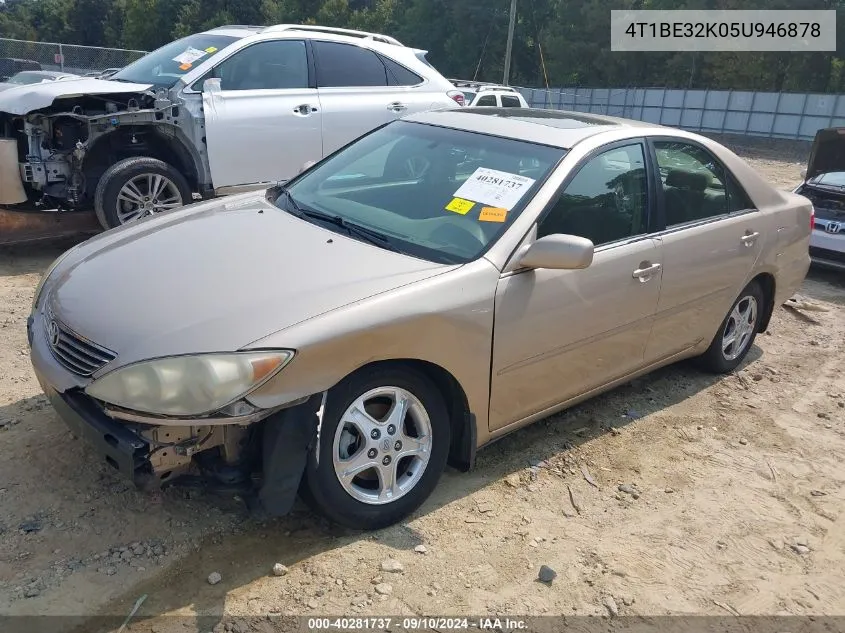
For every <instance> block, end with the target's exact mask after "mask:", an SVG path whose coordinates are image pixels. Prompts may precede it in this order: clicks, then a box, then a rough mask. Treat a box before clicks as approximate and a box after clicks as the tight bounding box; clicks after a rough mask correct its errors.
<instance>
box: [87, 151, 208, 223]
mask: <svg viewBox="0 0 845 633" xmlns="http://www.w3.org/2000/svg"><path fill="white" fill-rule="evenodd" d="M145 174H151V175H157V176H164V177H165V178H167V179H168V180H170V181H171V182H172V183H173V184H174V185H175V186H176V188H177V189H178V190H179V195H180V196H181V198H182V201H181V202H182V204H183V205H186V204H190V203H191V202H192V197H191V187H190V185H189V184H188V181H187V179H186V178H185V177H184V176H183V175H182V174H181V173H180V172H179V171H178V170H177V169H176V168H175V167H173V166H172V165H169V164H167V163H165V162H164V161H161V160H158V159H157V158H149V157H147V156H138V157H135V158H124V159H123V160H120V161H118V162H116V163H115V164H114V165H112V166H111V167H109V168H108V169H107V170H106V171H105V173H104V174H103V175H102V177H101V178H100V181H99V182H98V183H97V190H96V191H95V193H94V211H96V213H97V219H98V220H99V221H100V224H101V225H102V226H103V228H104V229H112V228H115V227H117V226H121V224H123V222H121V219H120V216H119V214H118V194H119V193H120V190H121V189H122V188H123V186H124V185H125V184H126V183H128V182H129V181H130V180H132V179H133V178H137V177H138V176H143V175H145Z"/></svg>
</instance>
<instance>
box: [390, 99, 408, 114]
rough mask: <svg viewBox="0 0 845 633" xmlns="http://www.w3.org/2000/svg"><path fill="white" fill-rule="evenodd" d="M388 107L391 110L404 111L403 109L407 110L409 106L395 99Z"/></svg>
mask: <svg viewBox="0 0 845 633" xmlns="http://www.w3.org/2000/svg"><path fill="white" fill-rule="evenodd" d="M387 109H388V110H390V111H391V112H402V111H403V110H407V109H408V106H406V105H405V104H404V103H399V102H398V101H394V102H393V103H391V104H390V105H389V106H387Z"/></svg>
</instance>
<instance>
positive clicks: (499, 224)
mask: <svg viewBox="0 0 845 633" xmlns="http://www.w3.org/2000/svg"><path fill="white" fill-rule="evenodd" d="M565 153H566V150H564V149H560V148H555V147H548V146H545V145H538V144H535V143H529V142H525V141H518V140H514V139H507V138H500V137H495V136H489V135H486V134H477V133H473V132H467V131H464V130H456V129H452V128H444V127H438V126H433V125H426V124H422V123H412V122H408V121H398V122H394V123H391V124H389V125H386V126H384V127H382V128H380V129H378V130H376V131H375V132H373V133H371V134H369V135H367V136H364V137H363V138H361V139H359V140H358V141H356V142H354V143H352V144H351V145H349V146H347V147H346V148H345V149H343V150H341V151H340V152H338V153H337V154H335V155H334V156H332V157H330V158H329V159H327V160H326V161H324V162H323V163H321V164H319V165H317V166H316V167H314V168H312V169H311V170H309V171H308V172H307V173H305V174H303V175H302V176H300V177H299V178H297V179H296V180H295V181H294V182H292V183H291V185H290V187H289V188H287V189H286V190H285V191H283V193H282V195H280V196H279V198H278V200H277V202H276V204H277V205H278V206H279V207H280V208H281V209H284V210H287V211H289V212H292V213H295V214H297V215H301V216H303V217H307V218H308V219H309V220H311V221H314V222H322V223H323V224H325V225H326V226H327V228H330V229H332V230H336V231H338V232H342V231H343V230H344V224H347V225H353V228H356V229H360V228H363V229H364V230H365V231H368V232H369V233H370V235H371V236H372V235H373V234H375V235H376V236H377V237H378V238H379V239H380V240H381V244H382V245H383V247H384V248H389V249H391V250H397V251H399V252H403V253H406V254H408V255H412V256H414V257H419V258H422V259H426V260H429V261H434V262H438V263H465V262H468V261H471V260H473V259H476V258H477V257H479V256H481V255H482V254H483V253H484V252H485V251H486V250H487V249H488V248H489V247H490V246H491V245H492V244H493V243H495V241H496V240H497V239H499V237H500V236H501V235H502V233H503V232H504V231H505V229H506V228H507V227H508V226H509V225H510V224H511V223H512V222H513V220H514V218H516V217H517V216H518V215H519V214H520V212H521V211H522V209H523V208H524V206H525V205H526V204H527V203H528V202H529V201H530V200H531V198H532V196H533V195H534V194H535V192H536V189H537V187H539V185H540V184H541V183H542V182H543V180H545V178H546V177H547V176H548V175H549V173H550V172H551V171H552V169H553V168H554V167H555V165H556V164H557V163H558V161H560V159H561V158H563V156H564V154H565ZM346 228H347V230H349V229H348V227H346ZM355 232H356V233H359V234H360V233H361V231H355ZM349 233H350V234H352V233H353V231H352V230H349ZM353 237H355V235H353ZM368 241H372V242H373V243H376V244H379V242H378V241H375V240H373V239H369V240H368Z"/></svg>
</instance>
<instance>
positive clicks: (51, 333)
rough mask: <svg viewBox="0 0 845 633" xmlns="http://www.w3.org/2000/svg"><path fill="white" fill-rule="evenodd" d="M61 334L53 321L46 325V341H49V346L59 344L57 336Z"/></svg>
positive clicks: (57, 325)
mask: <svg viewBox="0 0 845 633" xmlns="http://www.w3.org/2000/svg"><path fill="white" fill-rule="evenodd" d="M60 334H61V332H60V331H59V324H58V323H56V322H55V321H54V320H51V321H50V322H49V323H48V324H47V339H48V340H49V341H50V345H52V346H53V347H56V346H57V345H58V344H59V335H60Z"/></svg>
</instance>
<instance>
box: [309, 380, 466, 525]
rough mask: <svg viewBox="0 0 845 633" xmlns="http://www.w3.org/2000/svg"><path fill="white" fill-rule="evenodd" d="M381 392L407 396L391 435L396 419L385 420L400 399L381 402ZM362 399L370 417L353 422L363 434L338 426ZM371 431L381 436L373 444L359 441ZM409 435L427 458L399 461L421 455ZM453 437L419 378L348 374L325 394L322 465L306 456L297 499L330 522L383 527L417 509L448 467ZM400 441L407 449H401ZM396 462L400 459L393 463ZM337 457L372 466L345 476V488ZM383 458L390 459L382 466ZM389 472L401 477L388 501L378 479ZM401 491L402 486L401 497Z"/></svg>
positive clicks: (439, 403) (436, 399) (440, 402)
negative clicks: (410, 453)
mask: <svg viewBox="0 0 845 633" xmlns="http://www.w3.org/2000/svg"><path fill="white" fill-rule="evenodd" d="M383 392H384V393H388V392H390V393H393V394H394V395H395V394H402V395H406V394H407V395H409V396H410V398H409V399H408V402H409V406H408V407H407V408H406V411H407V413H406V415H405V416H404V420H403V424H401V425H399V427H400V428H396V429H393V431H394V432H393V433H392V434H391V430H392V429H391V426H390V425H391V423H392V422H395V421H396V420H397V419H398V418H393V419H391V418H390V416H389V414H390V413H393V412H394V408H395V403H396V402H397V400H396V399H395V398H393V400H392V402H391V401H390V398H384V397H383V396H382V394H383ZM367 394H370V397H371V398H372V399H369V400H367V401H366V402H365V404H367V406H368V412H369V413H370V415H371V417H370V418H365V417H363V416H356V418H357V419H358V420H359V424H360V425H361V426H360V427H357V426H356V425H350V424H347V423H346V422H344V423H343V424H342V423H341V421H342V419H343V420H348V419H350V416H349V415H348V410H350V409H351V408H352V407H353V405H354V404H356V402H357V403H360V402H361V399H362V398H364V397H366V396H367ZM373 394H376V395H373ZM426 420H427V422H428V426H427V428H426V422H425V421H426ZM372 422H375V424H372ZM373 430H378V431H379V435H378V437H377V438H374V437H373V436H372V435H371V436H370V437H368V438H364V437H363V435H364V432H366V433H368V434H369V433H371V432H372V431H373ZM362 431H364V432H362ZM402 432H404V436H403V435H402ZM414 432H416V436H417V437H416V439H419V440H420V442H419V445H424V444H427V447H428V450H427V453H426V454H421V453H420V454H417V455H414V456H410V457H407V456H406V457H402V454H403V453H407V452H408V451H409V450H413V449H417V448H419V445H418V444H417V443H416V442H413V439H412V435H411V434H413V433H414ZM425 433H427V434H428V435H427V436H426V435H425ZM426 437H427V438H428V439H426ZM450 437H451V425H450V421H449V413H448V411H447V408H446V403H445V402H444V399H443V396H442V395H441V393H440V392H439V391H438V389H437V387H435V385H434V384H433V383H432V382H431V381H430V380H429V379H428V378H427V377H426V376H425V375H423V374H422V373H420V372H417V371H414V370H413V369H410V368H404V367H399V366H396V367H390V368H383V367H382V368H373V369H371V370H364V371H362V372H359V373H357V374H353V375H352V376H350V377H349V378H346V379H344V380H343V381H342V382H340V383H339V384H338V385H337V386H336V387H333V388H332V389H331V390H330V391H329V393H328V398H327V401H326V407H325V411H324V415H323V423H322V428H321V432H320V444H319V447H318V453H319V462H318V460H317V458H316V456H315V454H314V451H311V452H310V455H309V458H308V464H307V466H306V468H305V475H304V477H303V481H302V485H301V491H300V492H301V495H302V497H303V499H304V500H305V501H306V503H308V504H309V505H310V506H311V507H312V509H314V510H315V511H317V512H319V513H320V514H322V515H324V516H325V517H327V518H328V519H330V520H331V521H334V522H335V523H338V524H341V525H344V526H346V527H349V528H352V529H359V530H376V529H379V528H383V527H387V526H389V525H392V524H394V523H397V522H398V521H401V520H402V519H403V518H405V517H406V516H408V515H409V514H411V513H412V512H413V511H414V510H416V509H417V508H419V507H420V505H422V503H423V502H424V501H425V500H426V499H427V498H428V496H429V495H430V494H431V492H432V491H433V490H434V487H435V486H436V485H437V482H438V480H439V479H440V475H441V474H442V473H443V469H444V468H445V467H446V459H447V457H448V453H449V443H450ZM397 440H398V442H404V444H402V445H401V447H400V448H398V449H397V447H399V446H400V445H399V443H398V442H397ZM350 454H351V455H350ZM335 456H337V459H335ZM397 456H398V457H399V459H395V458H396V457H397ZM342 458H350V461H353V460H354V461H356V462H357V463H358V464H359V467H361V466H360V465H361V464H364V463H366V462H369V463H371V464H372V467H371V468H367V469H366V470H361V471H360V472H359V473H358V474H357V475H354V476H353V477H348V478H347V480H348V482H349V483H348V484H346V485H344V484H342V483H341V475H340V474H339V473H342V472H344V470H346V471H349V470H352V468H351V466H350V464H344V462H343V461H342ZM386 458H391V460H390V463H389V464H388V465H387V466H384V461H383V460H385V459H386ZM358 459H360V460H361V461H358ZM400 467H401V468H400ZM386 471H388V472H393V473H394V474H395V473H396V472H397V471H399V473H398V475H395V480H394V481H396V487H395V488H394V492H393V498H392V499H391V498H390V496H389V495H387V494H386V493H385V492H384V491H385V489H386V488H387V486H384V485H383V479H382V477H383V474H382V473H384V472H386ZM376 475H378V476H376ZM403 484H404V485H406V486H407V487H406V488H405V489H404V490H403V489H402V487H401V486H402V485H403Z"/></svg>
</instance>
